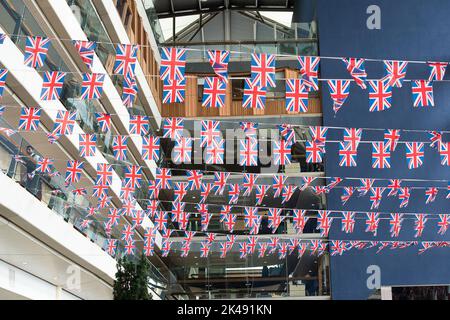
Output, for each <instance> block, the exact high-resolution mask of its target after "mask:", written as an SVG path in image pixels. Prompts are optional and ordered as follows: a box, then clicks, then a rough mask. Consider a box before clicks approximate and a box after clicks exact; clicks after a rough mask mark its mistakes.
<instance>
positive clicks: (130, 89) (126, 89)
mask: <svg viewBox="0 0 450 320" xmlns="http://www.w3.org/2000/svg"><path fill="white" fill-rule="evenodd" d="M122 84H123V85H122V87H123V89H122V103H123V105H124V106H125V107H127V108H131V107H132V106H133V103H134V101H135V100H136V95H137V92H138V86H137V83H136V79H135V78H134V77H124V78H123V82H122Z"/></svg>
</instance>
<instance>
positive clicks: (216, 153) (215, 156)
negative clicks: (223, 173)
mask: <svg viewBox="0 0 450 320" xmlns="http://www.w3.org/2000/svg"><path fill="white" fill-rule="evenodd" d="M224 153H225V139H219V140H217V141H216V143H213V144H210V145H208V146H207V147H206V158H205V163H206V164H223V156H224Z"/></svg>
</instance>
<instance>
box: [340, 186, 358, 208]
mask: <svg viewBox="0 0 450 320" xmlns="http://www.w3.org/2000/svg"><path fill="white" fill-rule="evenodd" d="M354 192H355V188H354V187H344V188H343V191H342V196H341V202H342V205H345V204H346V203H347V201H348V200H350V198H351V197H352V195H353V193H354Z"/></svg>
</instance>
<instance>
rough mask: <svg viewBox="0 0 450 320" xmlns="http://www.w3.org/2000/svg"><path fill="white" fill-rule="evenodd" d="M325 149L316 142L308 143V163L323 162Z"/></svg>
mask: <svg viewBox="0 0 450 320" xmlns="http://www.w3.org/2000/svg"><path fill="white" fill-rule="evenodd" d="M322 154H323V147H322V146H321V145H319V143H318V142H316V141H306V162H307V163H320V162H322Z"/></svg>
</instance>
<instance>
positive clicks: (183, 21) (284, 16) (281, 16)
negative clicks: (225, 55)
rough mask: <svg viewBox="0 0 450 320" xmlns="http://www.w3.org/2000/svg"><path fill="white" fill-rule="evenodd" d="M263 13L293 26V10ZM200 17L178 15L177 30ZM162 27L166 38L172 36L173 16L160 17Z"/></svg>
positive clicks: (262, 12)
mask: <svg viewBox="0 0 450 320" xmlns="http://www.w3.org/2000/svg"><path fill="white" fill-rule="evenodd" d="M260 13H261V15H262V16H264V17H267V18H270V19H272V20H275V21H277V22H279V23H281V24H284V25H285V26H288V27H290V26H291V20H292V12H277V11H260ZM196 19H198V15H193V16H184V17H178V18H177V19H176V27H175V30H176V32H178V31H180V30H181V29H183V28H184V27H186V26H187V25H189V24H190V23H191V22H193V21H195V20H196ZM159 23H160V24H161V29H162V32H163V35H164V38H165V39H168V38H170V37H172V18H167V19H160V20H159Z"/></svg>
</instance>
